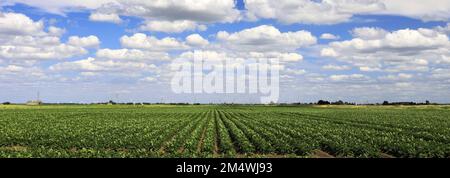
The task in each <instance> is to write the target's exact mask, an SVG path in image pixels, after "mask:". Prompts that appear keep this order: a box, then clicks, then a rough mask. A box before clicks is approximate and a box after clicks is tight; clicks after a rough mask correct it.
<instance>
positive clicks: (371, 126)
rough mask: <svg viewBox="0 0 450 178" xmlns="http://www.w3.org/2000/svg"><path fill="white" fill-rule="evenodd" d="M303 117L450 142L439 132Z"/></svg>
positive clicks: (449, 139) (309, 117)
mask: <svg viewBox="0 0 450 178" xmlns="http://www.w3.org/2000/svg"><path fill="white" fill-rule="evenodd" d="M285 114H286V115H290V114H288V113H285ZM290 116H298V115H290ZM301 116H302V118H304V119H310V120H316V121H319V122H328V123H332V124H336V125H338V126H342V125H345V126H351V127H355V128H361V129H373V130H378V131H380V132H395V133H398V134H401V135H408V136H413V137H415V138H418V139H423V140H426V141H439V142H442V143H447V144H448V143H450V138H448V139H447V138H446V137H445V136H443V135H439V134H436V133H435V134H430V133H428V134H426V133H416V132H414V131H409V130H404V129H401V128H394V127H384V126H377V125H370V124H365V123H358V122H349V121H344V120H342V119H338V118H329V117H326V118H323V117H320V116H310V115H301Z"/></svg>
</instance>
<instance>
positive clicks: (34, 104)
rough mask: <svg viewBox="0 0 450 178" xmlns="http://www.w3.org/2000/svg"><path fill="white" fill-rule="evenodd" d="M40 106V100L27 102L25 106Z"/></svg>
mask: <svg viewBox="0 0 450 178" xmlns="http://www.w3.org/2000/svg"><path fill="white" fill-rule="evenodd" d="M41 104H42V101H41V100H31V101H28V102H27V105H30V106H36V105H41Z"/></svg>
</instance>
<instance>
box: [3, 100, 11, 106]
mask: <svg viewBox="0 0 450 178" xmlns="http://www.w3.org/2000/svg"><path fill="white" fill-rule="evenodd" d="M2 104H3V105H10V104H11V102H8V101H7V102H3V103H2Z"/></svg>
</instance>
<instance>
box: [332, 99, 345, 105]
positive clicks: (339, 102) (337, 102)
mask: <svg viewBox="0 0 450 178" xmlns="http://www.w3.org/2000/svg"><path fill="white" fill-rule="evenodd" d="M332 104H335V105H343V104H344V102H343V101H342V100H339V101H336V102H334V103H332Z"/></svg>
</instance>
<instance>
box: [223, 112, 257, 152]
mask: <svg viewBox="0 0 450 178" xmlns="http://www.w3.org/2000/svg"><path fill="white" fill-rule="evenodd" d="M218 114H219V117H220V119H221V121H222V122H223V123H224V125H225V127H226V128H227V130H228V131H229V133H230V137H231V139H232V140H233V144H234V145H236V148H237V149H238V150H237V151H239V152H240V153H244V154H249V153H254V152H255V151H256V149H255V146H254V145H252V144H251V142H250V141H249V139H248V138H247V137H246V136H245V134H244V133H243V132H242V131H241V130H240V129H239V128H238V127H236V125H235V124H234V123H232V122H231V121H230V120H229V119H228V118H227V116H226V115H225V114H224V113H223V112H221V111H218Z"/></svg>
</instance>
